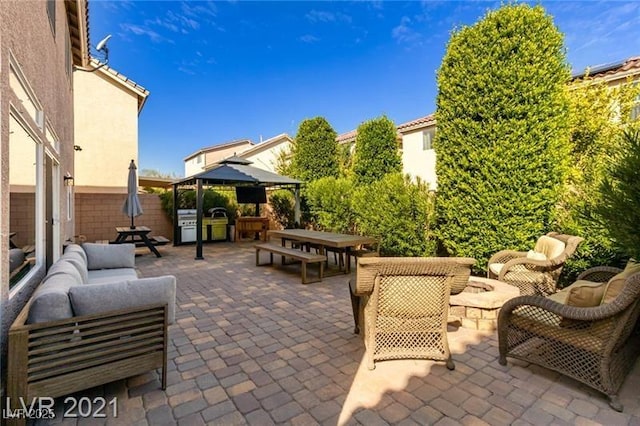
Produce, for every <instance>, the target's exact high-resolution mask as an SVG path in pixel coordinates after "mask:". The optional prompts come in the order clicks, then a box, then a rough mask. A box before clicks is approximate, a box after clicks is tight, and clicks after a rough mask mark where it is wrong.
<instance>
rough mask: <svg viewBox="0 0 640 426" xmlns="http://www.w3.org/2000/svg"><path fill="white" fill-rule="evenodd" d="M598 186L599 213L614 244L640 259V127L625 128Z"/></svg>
mask: <svg viewBox="0 0 640 426" xmlns="http://www.w3.org/2000/svg"><path fill="white" fill-rule="evenodd" d="M612 157H613V162H612V163H611V165H610V167H609V170H610V175H609V176H607V177H606V178H604V180H603V182H602V186H601V190H602V200H601V204H599V206H598V213H599V214H600V216H601V217H602V219H603V220H604V224H605V226H606V227H607V229H608V230H609V235H610V236H611V238H613V240H614V241H615V244H616V246H617V247H619V248H620V250H621V251H622V252H623V253H624V254H626V255H627V256H630V257H633V258H635V259H640V229H639V228H638V224H640V184H639V182H640V129H639V128H638V127H635V128H629V129H627V130H625V132H624V133H623V135H622V143H621V144H620V146H619V147H618V149H617V150H616V151H614V153H613V155H612Z"/></svg>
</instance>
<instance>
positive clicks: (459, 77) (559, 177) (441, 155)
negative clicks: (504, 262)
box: [435, 4, 570, 268]
mask: <svg viewBox="0 0 640 426" xmlns="http://www.w3.org/2000/svg"><path fill="white" fill-rule="evenodd" d="M569 76H570V73H569V67H568V66H567V63H566V59H565V50H564V47H563V35H562V34H561V33H560V32H559V31H558V29H557V28H556V27H555V25H554V23H553V20H552V18H551V17H550V16H548V15H547V14H546V12H545V10H544V9H543V8H542V7H541V6H535V7H531V6H529V5H526V4H516V5H507V6H503V7H501V8H500V9H498V10H496V11H491V12H488V13H487V14H486V16H485V17H484V18H483V19H482V20H480V21H479V22H477V23H476V24H474V25H473V26H470V27H465V28H462V29H461V30H459V31H457V32H456V33H454V34H453V35H452V37H451V39H450V40H449V44H448V46H447V51H446V54H445V56H444V59H443V62H442V65H441V67H440V69H439V71H438V96H437V109H436V119H437V121H438V133H437V136H436V141H435V150H436V154H437V156H438V161H437V163H436V172H437V176H438V196H437V200H436V212H437V217H438V235H439V237H440V239H441V242H442V243H443V245H444V248H445V249H446V250H447V251H448V253H450V254H451V255H456V256H471V257H475V258H476V259H477V260H478V265H479V266H480V267H482V268H485V267H486V261H487V260H488V257H489V256H490V255H491V254H492V253H493V252H495V251H497V250H500V249H504V248H513V249H525V248H530V247H531V246H532V244H533V242H534V241H535V239H536V238H537V237H538V236H539V235H541V234H543V233H545V232H547V231H548V230H549V227H550V224H551V222H552V220H553V209H554V206H555V205H556V202H557V200H558V196H559V192H560V189H561V184H562V183H563V182H564V180H565V176H566V173H567V169H568V158H569V157H568V154H569V151H570V149H569V140H568V139H569V134H568V123H567V113H568V105H567V98H566V93H565V91H566V83H567V81H568V80H569Z"/></svg>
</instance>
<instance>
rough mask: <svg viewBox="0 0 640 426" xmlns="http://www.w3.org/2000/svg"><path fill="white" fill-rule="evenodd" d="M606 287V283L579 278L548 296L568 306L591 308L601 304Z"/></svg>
mask: <svg viewBox="0 0 640 426" xmlns="http://www.w3.org/2000/svg"><path fill="white" fill-rule="evenodd" d="M605 288H606V283H598V282H593V281H586V280H578V281H576V282H574V283H573V284H571V285H570V286H569V287H566V288H563V289H562V290H560V291H558V292H557V293H554V294H552V295H550V296H547V298H548V299H551V300H553V301H556V302H558V303H562V304H564V305H568V306H577V307H581V308H591V307H594V306H598V305H600V302H602V296H603V295H604V290H605Z"/></svg>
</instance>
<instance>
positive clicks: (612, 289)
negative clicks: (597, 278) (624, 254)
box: [602, 259, 640, 304]
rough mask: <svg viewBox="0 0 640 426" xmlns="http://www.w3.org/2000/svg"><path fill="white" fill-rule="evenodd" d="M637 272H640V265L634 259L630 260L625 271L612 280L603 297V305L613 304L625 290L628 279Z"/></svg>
mask: <svg viewBox="0 0 640 426" xmlns="http://www.w3.org/2000/svg"><path fill="white" fill-rule="evenodd" d="M637 272H640V263H636V262H635V261H634V260H633V259H631V260H629V262H628V263H627V266H626V267H625V268H624V271H622V272H620V273H619V274H618V275H616V276H614V277H613V278H611V279H610V280H609V282H608V283H607V288H606V290H605V291H604V296H603V297H602V303H603V304H605V303H611V302H613V300H614V299H615V298H616V297H618V295H619V294H620V292H621V291H622V289H623V288H624V284H625V281H626V280H627V278H629V277H630V276H631V275H633V274H635V273H637Z"/></svg>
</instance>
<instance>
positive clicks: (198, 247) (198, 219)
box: [196, 179, 204, 260]
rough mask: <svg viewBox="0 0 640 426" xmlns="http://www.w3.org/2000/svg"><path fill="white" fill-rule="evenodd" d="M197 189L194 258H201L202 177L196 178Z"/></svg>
mask: <svg viewBox="0 0 640 426" xmlns="http://www.w3.org/2000/svg"><path fill="white" fill-rule="evenodd" d="M196 182H197V183H198V189H197V191H196V260H203V259H204V257H202V202H203V200H202V198H203V195H204V194H203V191H202V179H196Z"/></svg>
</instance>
